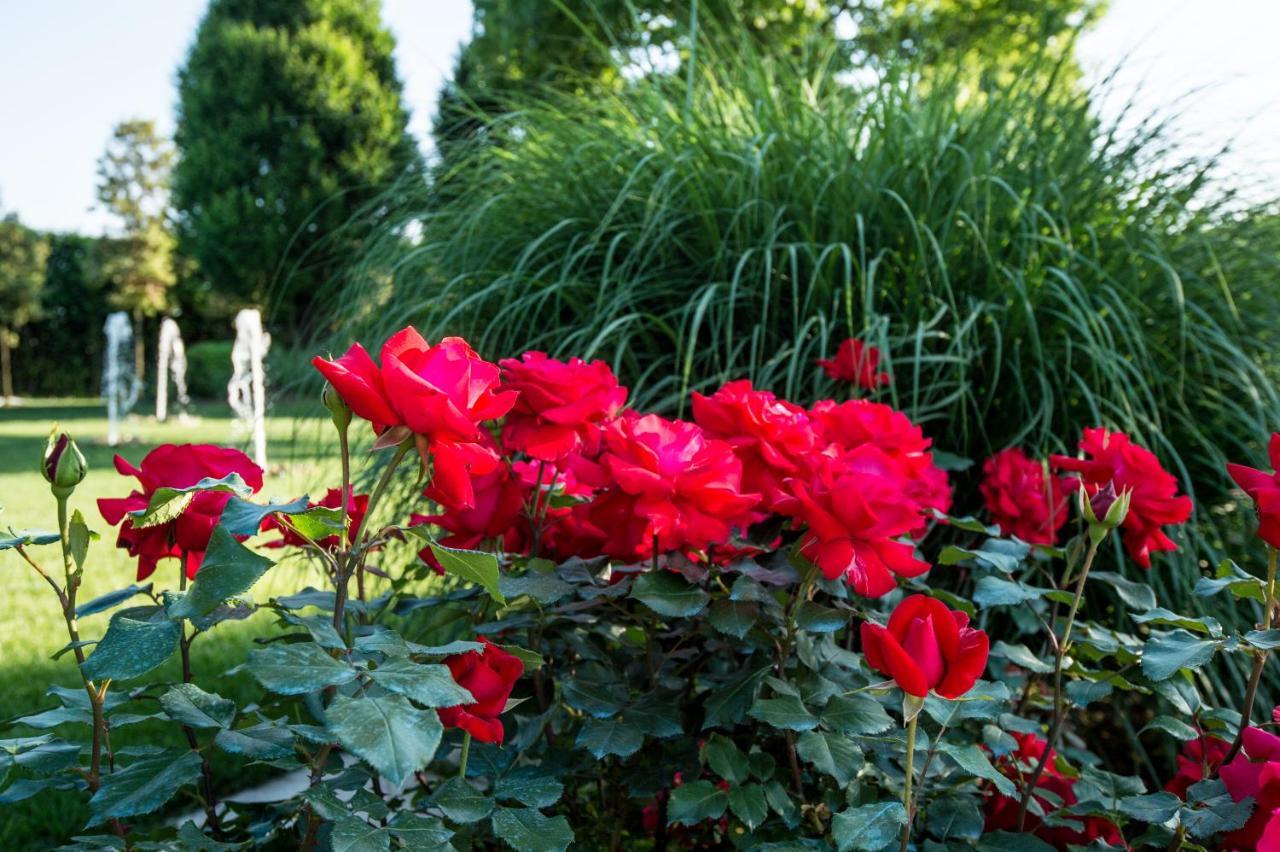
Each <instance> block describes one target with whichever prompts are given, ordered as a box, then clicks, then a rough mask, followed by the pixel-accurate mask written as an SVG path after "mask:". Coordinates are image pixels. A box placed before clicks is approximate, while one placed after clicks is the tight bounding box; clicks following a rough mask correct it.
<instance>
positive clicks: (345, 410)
mask: <svg viewBox="0 0 1280 852" xmlns="http://www.w3.org/2000/svg"><path fill="white" fill-rule="evenodd" d="M320 399H321V401H322V402H323V403H324V407H325V408H327V409H329V416H330V417H331V418H332V419H333V425H334V426H337V427H338V431H339V432H342V431H345V430H346V428H347V427H348V426H350V425H351V406H349V405H347V401H346V400H345V399H343V398H342V394H340V393H338V392H337V391H336V390H334V387H333V385H331V384H330V383H329V382H325V383H324V390H323V391H321V392H320Z"/></svg>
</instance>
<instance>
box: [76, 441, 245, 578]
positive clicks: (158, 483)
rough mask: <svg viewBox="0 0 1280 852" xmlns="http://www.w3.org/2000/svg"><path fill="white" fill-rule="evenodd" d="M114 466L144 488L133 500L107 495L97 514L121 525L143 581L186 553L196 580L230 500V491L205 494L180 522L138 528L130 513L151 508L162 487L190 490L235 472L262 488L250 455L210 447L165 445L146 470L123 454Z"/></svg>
mask: <svg viewBox="0 0 1280 852" xmlns="http://www.w3.org/2000/svg"><path fill="white" fill-rule="evenodd" d="M115 465H116V470H118V471H119V472H120V473H121V475H123V476H136V477H137V478H138V482H139V483H140V484H141V486H142V490H141V491H133V492H131V493H130V494H129V496H128V497H103V498H101V499H99V500H98V511H100V512H101V513H102V517H103V518H104V519H106V522H107V523H108V524H111V525H112V526H115V525H116V524H120V534H119V537H118V538H117V539H116V546H117V547H122V548H124V549H125V550H127V551H128V552H129V555H130V556H135V557H137V559H138V580H139V581H141V580H145V579H146V578H147V577H150V576H151V574H152V572H154V571H155V570H156V563H157V562H159V561H160V560H161V559H165V558H169V557H172V558H175V559H180V558H182V557H183V555H184V554H185V556H186V560H187V561H186V572H187V576H188V577H194V576H195V575H196V571H198V570H199V568H200V563H201V562H202V561H203V560H204V551H205V548H207V547H208V546H209V537H210V536H211V535H213V528H214V527H215V526H217V524H218V518H219V517H220V516H221V515H222V509H223V507H224V506H226V504H227V501H228V500H230V499H231V495H230V494H228V493H226V492H221V491H201V492H199V493H197V494H196V495H195V497H194V499H192V501H191V502H190V503H189V504H188V505H187V507H186V508H185V509H184V510H183V511H182V514H181V515H179V516H178V517H177V519H176V520H173V521H170V522H168V523H165V524H157V525H156V526H152V527H143V528H142V529H135V528H134V526H133V522H132V521H130V520H129V519H128V517H127V515H128V513H129V512H135V511H139V510H142V509H145V508H147V505H148V504H149V503H150V502H151V496H152V495H153V494H155V492H156V489H157V488H161V487H169V488H188V487H190V486H192V485H195V484H196V483H197V482H199V481H200V480H202V479H206V478H209V479H221V478H223V477H224V476H226V475H227V474H230V473H237V474H239V475H240V478H241V479H243V480H244V481H245V484H247V485H248V486H249V487H250V488H252V489H253V490H254V491H255V492H256V491H257V490H258V489H260V488H261V487H262V468H260V467H258V466H257V465H256V464H254V463H253V462H252V461H251V460H250V459H249V457H248V456H246V455H245V454H244V453H242V452H240V451H239V450H233V449H230V448H228V447H214V446H210V445H208V444H182V445H180V446H177V445H174V444H164V445H162V446H159V447H156V448H155V449H154V450H152V451H151V452H149V453H147V455H146V458H144V459H143V460H142V466H141V467H134V466H133V465H132V464H130V463H129V462H127V461H125V459H124V458H122V457H121V456H116V457H115ZM122 521H123V523H121V522H122Z"/></svg>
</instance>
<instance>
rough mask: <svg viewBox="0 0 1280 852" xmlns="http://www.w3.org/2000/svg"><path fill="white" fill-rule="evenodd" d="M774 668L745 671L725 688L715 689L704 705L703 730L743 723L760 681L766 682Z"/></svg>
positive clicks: (767, 667)
mask: <svg viewBox="0 0 1280 852" xmlns="http://www.w3.org/2000/svg"><path fill="white" fill-rule="evenodd" d="M772 668H773V667H772V666H762V667H761V668H758V669H756V670H755V671H744V672H743V673H742V674H740V675H738V676H737V677H736V678H734V679H733V680H731V681H729V682H728V683H726V684H725V685H724V686H722V687H720V688H718V689H714V690H712V691H711V693H710V694H709V695H708V696H707V699H706V701H705V703H704V705H703V709H704V710H705V711H706V712H705V715H704V717H703V720H702V729H703V730H704V731H705V730H706V729H707V728H715V727H725V728H731V727H733V726H734V725H736V724H737V723H739V722H741V721H742V719H743V717H744V716H745V715H746V714H747V710H748V709H749V708H750V707H751V704H752V702H753V701H754V700H755V695H756V690H757V689H758V688H759V687H760V681H762V680H764V677H765V675H767V674H768V673H769V672H770V671H771V670H772Z"/></svg>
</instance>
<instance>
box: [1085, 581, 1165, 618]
mask: <svg viewBox="0 0 1280 852" xmlns="http://www.w3.org/2000/svg"><path fill="white" fill-rule="evenodd" d="M1089 579H1090V580H1097V581H1099V582H1102V583H1106V584H1107V585H1109V586H1111V587H1112V588H1114V589H1115V590H1116V594H1117V595H1119V596H1120V600H1122V601H1124V604H1125V606H1127V607H1129V609H1134V610H1139V611H1144V610H1149V609H1155V608H1156V593H1155V592H1154V591H1152V589H1151V587H1150V586H1148V585H1147V584H1146V583H1139V582H1138V581H1136V580H1130V579H1128V578H1127V577H1122V576H1120V575H1119V574H1115V573H1112V572H1111V571H1091V572H1090V573H1089Z"/></svg>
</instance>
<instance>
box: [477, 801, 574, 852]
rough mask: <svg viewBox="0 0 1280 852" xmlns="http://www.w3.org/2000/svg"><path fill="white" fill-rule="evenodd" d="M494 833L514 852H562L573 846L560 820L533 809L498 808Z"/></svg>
mask: <svg viewBox="0 0 1280 852" xmlns="http://www.w3.org/2000/svg"><path fill="white" fill-rule="evenodd" d="M492 824H493V833H494V834H496V835H497V836H498V837H500V838H501V839H502V840H504V841H506V842H507V843H508V844H509V845H510V846H511V848H512V849H515V850H516V852H564V850H566V849H568V848H569V845H570V844H571V843H573V829H571V828H569V821H568V820H567V819H565V818H564V817H562V816H556V817H549V816H544V815H543V814H541V813H539V812H538V811H537V810H535V809H533V808H498V809H497V810H496V811H494V812H493V820H492Z"/></svg>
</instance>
